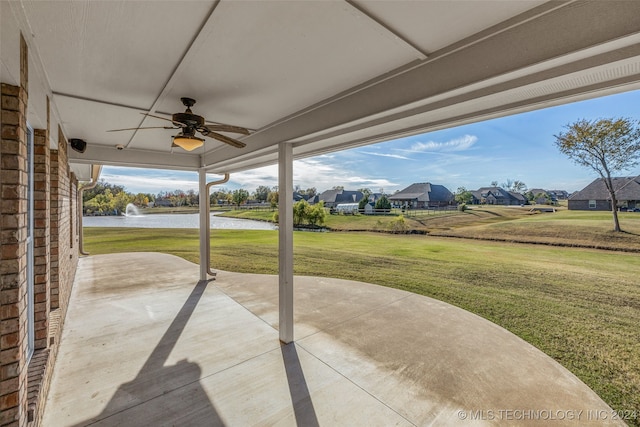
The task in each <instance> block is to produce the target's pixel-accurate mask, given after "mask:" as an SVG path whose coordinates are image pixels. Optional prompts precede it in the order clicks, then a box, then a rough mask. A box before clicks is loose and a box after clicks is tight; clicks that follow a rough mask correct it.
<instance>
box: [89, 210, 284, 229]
mask: <svg viewBox="0 0 640 427" xmlns="http://www.w3.org/2000/svg"><path fill="white" fill-rule="evenodd" d="M218 215H219V213H212V214H211V218H210V221H209V222H210V225H211V228H214V229H235V230H276V229H277V227H276V226H275V224H272V223H270V222H263V221H252V220H249V219H240V218H226V217H219V216H218ZM82 225H83V226H84V227H132V228H196V229H197V228H200V215H199V214H197V213H196V214H152V215H129V216H124V215H123V216H85V217H83V218H82Z"/></svg>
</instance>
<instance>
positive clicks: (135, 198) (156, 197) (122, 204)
mask: <svg viewBox="0 0 640 427" xmlns="http://www.w3.org/2000/svg"><path fill="white" fill-rule="evenodd" d="M301 191H302V193H303V194H307V193H313V194H314V195H315V188H312V189H307V190H301ZM250 199H252V200H255V201H256V202H258V203H270V205H271V206H272V207H276V206H277V205H278V189H277V187H273V188H269V187H267V186H259V187H258V188H257V189H256V190H255V191H254V192H253V193H249V191H247V190H245V189H242V188H240V189H237V190H228V189H226V188H220V189H216V190H215V191H213V192H212V193H211V194H210V195H209V202H210V204H211V205H222V206H224V205H228V206H231V205H235V206H240V205H242V204H244V203H246V202H247V201H248V200H250ZM82 202H83V207H84V212H83V213H84V214H86V215H118V214H120V213H122V212H126V209H127V205H128V204H133V205H135V206H136V207H138V208H146V207H149V206H165V207H184V206H198V205H199V204H200V199H199V194H198V192H197V191H194V190H187V191H183V190H174V191H161V192H159V193H157V194H151V193H137V194H135V193H131V192H128V191H126V190H125V187H124V186H122V185H115V184H110V183H108V182H106V181H105V180H104V179H101V180H100V181H98V183H97V184H96V185H95V187H93V188H90V189H87V190H85V191H84V193H83V196H82Z"/></svg>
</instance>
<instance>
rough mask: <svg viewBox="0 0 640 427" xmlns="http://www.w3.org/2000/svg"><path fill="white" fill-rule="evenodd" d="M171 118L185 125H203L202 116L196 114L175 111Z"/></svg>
mask: <svg viewBox="0 0 640 427" xmlns="http://www.w3.org/2000/svg"><path fill="white" fill-rule="evenodd" d="M171 120H172V121H174V122H177V123H182V124H184V125H187V126H193V127H196V128H197V127H200V126H202V125H204V117H202V116H198V115H197V114H190V113H175V114H173V115H172V117H171Z"/></svg>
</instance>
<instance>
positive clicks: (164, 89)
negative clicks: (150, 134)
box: [125, 0, 220, 148]
mask: <svg viewBox="0 0 640 427" xmlns="http://www.w3.org/2000/svg"><path fill="white" fill-rule="evenodd" d="M218 4H220V0H215V1H214V2H213V5H212V6H211V9H210V10H209V13H208V14H207V16H206V17H205V18H204V20H203V21H202V24H201V25H200V28H198V30H197V31H196V33H195V36H194V37H193V39H192V40H191V42H190V43H189V44H188V46H187V47H186V49H185V51H184V53H183V54H182V56H181V57H180V59H178V62H177V63H176V66H175V67H174V68H173V71H172V72H171V75H170V76H169V78H168V79H167V81H166V82H165V84H164V85H163V87H162V90H161V91H160V93H159V94H158V96H157V97H156V99H155V101H154V102H153V104H152V105H151V107H150V108H149V109H148V110H145V111H147V112H148V113H151V114H153V113H155V112H156V111H155V110H156V108H157V107H158V105H159V104H160V103H161V102H162V100H163V99H164V97H165V96H166V94H167V93H168V92H169V90H170V89H171V87H172V85H173V83H174V82H175V80H176V78H177V76H178V72H179V71H180V69H181V68H182V67H183V66H184V63H185V60H186V59H187V57H188V56H189V53H190V52H192V51H193V48H194V46H196V45H197V44H198V40H199V39H200V38H201V36H202V35H203V32H204V30H205V29H206V28H207V27H208V26H209V25H212V24H211V18H212V16H213V14H214V12H215V10H216V8H217V7H218ZM146 119H147V116H145V117H143V118H142V120H141V121H140V124H139V125H138V127H140V126H142V125H143V124H144V121H145V120H146ZM137 133H138V131H137V130H136V131H134V132H133V135H131V138H130V139H129V141H128V142H127V143H126V144H125V147H127V148H128V147H129V145H130V144H131V143H132V142H133V140H134V139H135V137H136V134H137Z"/></svg>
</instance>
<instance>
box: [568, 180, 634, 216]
mask: <svg viewBox="0 0 640 427" xmlns="http://www.w3.org/2000/svg"><path fill="white" fill-rule="evenodd" d="M613 188H614V190H615V192H616V198H617V199H618V207H619V208H621V209H623V210H624V209H627V210H632V209H636V208H640V176H629V177H621V178H613ZM568 206H569V209H570V210H585V211H587V210H594V211H610V210H611V198H610V197H609V192H608V191H607V188H606V187H605V184H604V180H603V179H602V178H598V179H596V180H595V181H593V182H592V183H591V184H589V185H587V186H586V187H585V188H583V189H582V190H580V191H578V192H576V193H574V194H572V195H571V197H569V205H568Z"/></svg>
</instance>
